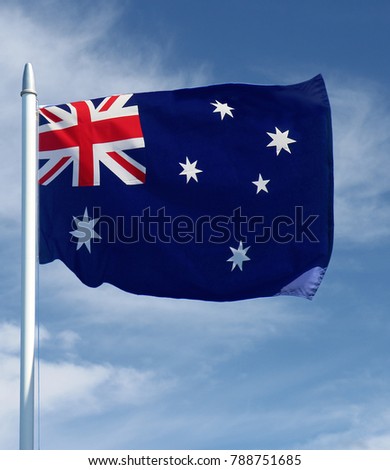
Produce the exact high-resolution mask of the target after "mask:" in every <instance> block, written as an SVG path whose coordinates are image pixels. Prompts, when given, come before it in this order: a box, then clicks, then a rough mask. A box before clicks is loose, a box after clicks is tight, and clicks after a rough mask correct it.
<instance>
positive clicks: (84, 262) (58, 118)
mask: <svg viewBox="0 0 390 470" xmlns="http://www.w3.org/2000/svg"><path fill="white" fill-rule="evenodd" d="M39 118H40V121H39V159H40V168H39V184H40V249H39V256H40V263H49V262H51V261H53V260H55V259H60V260H62V261H63V262H64V263H65V265H66V266H68V268H69V269H71V270H72V271H73V272H74V273H75V274H76V276H77V277H78V278H79V279H80V280H81V281H82V282H83V283H84V284H86V285H88V286H91V287H97V286H99V285H101V284H102V283H104V282H108V283H111V284H113V285H115V286H117V287H119V288H121V289H123V290H125V291H128V292H132V293H135V294H145V295H153V296H160V297H174V298H188V299H202V300H211V301H232V300H240V299H248V298H255V297H265V296H275V295H283V294H285V295H295V296H300V297H306V298H309V299H311V298H312V297H313V296H314V294H315V292H316V291H317V289H318V287H319V285H320V283H321V280H322V278H323V276H324V274H325V271H326V269H327V266H328V263H329V259H330V255H331V250H332V242H333V158H332V130H331V114H330V105H329V101H328V96H327V92H326V88H325V84H324V81H323V79H322V77H321V76H320V75H318V76H317V77H315V78H313V79H312V80H309V81H306V82H304V83H299V84H296V85H290V86H259V85H247V84H223V85H212V86H207V87H200V88H189V89H180V90H174V91H158V92H149V93H136V94H122V95H114V96H108V97H105V98H99V99H92V100H87V101H79V102H73V103H67V104H62V105H57V106H44V107H41V108H40V110H39Z"/></svg>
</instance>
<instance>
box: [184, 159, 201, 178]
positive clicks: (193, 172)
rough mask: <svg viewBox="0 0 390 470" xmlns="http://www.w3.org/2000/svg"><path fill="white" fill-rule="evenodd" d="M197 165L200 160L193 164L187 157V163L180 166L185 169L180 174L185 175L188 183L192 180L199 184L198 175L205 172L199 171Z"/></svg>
mask: <svg viewBox="0 0 390 470" xmlns="http://www.w3.org/2000/svg"><path fill="white" fill-rule="evenodd" d="M179 163H180V162H179ZM197 163H198V160H195V161H194V162H193V163H191V162H190V161H189V159H188V157H186V162H185V163H180V165H181V166H182V167H183V171H182V172H181V173H180V175H185V176H186V177H187V183H188V182H189V181H190V179H191V178H193V179H194V180H195V181H196V182H198V176H197V173H202V171H203V170H198V168H196V165H197Z"/></svg>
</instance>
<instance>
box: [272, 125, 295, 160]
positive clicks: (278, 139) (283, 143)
mask: <svg viewBox="0 0 390 470" xmlns="http://www.w3.org/2000/svg"><path fill="white" fill-rule="evenodd" d="M275 130H276V134H273V133H272V132H267V134H268V135H269V136H270V137H271V139H272V142H270V143H269V144H268V145H267V147H276V155H279V153H280V151H281V150H282V149H283V150H286V151H287V152H288V153H291V151H290V148H289V144H293V143H294V142H296V140H293V139H290V138H289V137H288V133H289V132H290V131H286V132H281V131H280V130H279V129H278V128H277V127H275Z"/></svg>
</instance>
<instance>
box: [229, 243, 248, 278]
mask: <svg viewBox="0 0 390 470" xmlns="http://www.w3.org/2000/svg"><path fill="white" fill-rule="evenodd" d="M229 248H230V250H231V252H232V253H233V256H232V257H231V258H229V259H228V260H227V261H230V262H232V263H233V264H232V271H233V269H234V268H235V267H236V266H238V267H239V268H240V269H241V271H242V263H243V262H244V261H249V260H250V258H248V256H246V252H247V251H248V250H249V248H250V246H248V247H247V248H244V247H243V246H242V242H240V244H239V246H238V248H237V249H236V248H232V247H231V246H230V247H229Z"/></svg>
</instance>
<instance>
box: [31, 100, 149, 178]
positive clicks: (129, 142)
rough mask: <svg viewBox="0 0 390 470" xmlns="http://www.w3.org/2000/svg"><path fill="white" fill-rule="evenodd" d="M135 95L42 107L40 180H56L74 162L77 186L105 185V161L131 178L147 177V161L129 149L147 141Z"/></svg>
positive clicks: (120, 173)
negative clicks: (102, 177)
mask: <svg viewBox="0 0 390 470" xmlns="http://www.w3.org/2000/svg"><path fill="white" fill-rule="evenodd" d="M131 97H132V95H131V94H127V95H114V96H108V97H107V98H104V99H103V100H101V101H95V100H94V101H91V100H90V101H78V102H74V103H68V104H66V105H60V106H47V107H44V108H40V110H39V113H40V117H41V119H43V120H44V124H43V125H41V126H40V133H39V159H40V160H43V161H45V163H44V165H43V166H42V167H41V168H40V170H39V183H40V184H42V185H47V184H49V183H51V182H52V181H53V180H54V179H55V178H56V177H57V176H58V175H59V174H60V173H62V172H63V171H64V170H65V168H67V167H68V165H70V164H72V165H73V178H72V186H99V185H100V164H103V165H105V166H106V167H107V168H108V169H109V170H110V171H112V172H113V173H114V174H115V175H116V176H117V177H118V178H120V179H121V180H122V181H123V182H124V183H125V184H128V185H130V184H142V183H144V182H145V172H146V170H145V167H144V166H143V165H141V164H140V163H138V162H137V161H135V160H134V159H133V158H131V157H130V156H129V155H128V154H127V153H125V151H126V150H131V149H137V148H143V147H145V142H144V138H143V133H142V129H141V123H140V120H139V114H138V106H128V105H127V104H128V102H129V100H130V98H131Z"/></svg>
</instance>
